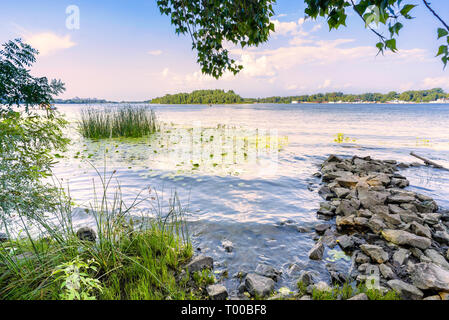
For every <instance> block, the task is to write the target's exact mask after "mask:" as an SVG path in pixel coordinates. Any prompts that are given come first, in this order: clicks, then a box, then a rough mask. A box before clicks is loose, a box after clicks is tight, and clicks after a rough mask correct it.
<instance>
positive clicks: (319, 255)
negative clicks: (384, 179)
mask: <svg viewBox="0 0 449 320" xmlns="http://www.w3.org/2000/svg"><path fill="white" fill-rule="evenodd" d="M323 254H324V245H323V242H322V241H318V242H317V243H316V244H315V245H314V246H313V247H312V249H310V251H309V258H310V259H312V260H321V259H323Z"/></svg>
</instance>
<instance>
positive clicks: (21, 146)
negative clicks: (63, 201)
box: [0, 39, 68, 219]
mask: <svg viewBox="0 0 449 320" xmlns="http://www.w3.org/2000/svg"><path fill="white" fill-rule="evenodd" d="M37 54H38V52H37V51H36V50H34V49H33V48H31V47H30V46H29V45H27V44H24V43H22V41H21V40H20V39H16V40H14V41H9V42H7V43H5V44H4V45H3V50H1V51H0V218H3V219H4V218H5V216H6V215H8V214H10V213H11V212H19V213H23V214H25V215H27V216H30V217H33V216H39V215H42V214H44V213H45V212H48V211H50V210H51V209H52V208H54V207H55V206H56V205H57V202H58V201H57V200H58V197H57V196H56V195H57V194H58V193H57V191H58V190H57V188H55V187H54V186H52V185H50V184H48V183H45V182H43V179H44V178H47V177H49V176H50V175H51V167H52V165H53V164H54V159H55V155H54V154H53V152H55V151H63V150H64V149H65V147H66V145H67V143H68V139H65V138H64V137H63V132H62V130H63V128H64V127H65V126H66V125H67V122H66V121H65V120H64V119H63V118H62V117H61V116H60V115H59V114H58V113H56V112H55V111H47V113H45V114H43V115H42V114H39V113H37V112H32V110H31V109H30V107H32V106H35V105H40V104H48V103H51V102H52V97H53V95H55V94H58V93H60V92H62V91H63V90H64V85H63V83H62V82H61V81H59V80H58V81H57V80H52V81H51V82H49V81H48V79H47V78H45V77H42V78H35V77H33V76H31V75H30V72H29V70H28V69H27V68H28V67H31V66H32V64H33V63H34V62H35V61H36V58H35V55H37ZM13 107H17V108H18V109H19V110H18V111H15V110H14V108H13ZM22 107H23V108H24V109H25V110H24V111H25V112H21V110H20V108H22ZM22 111H23V110H22Z"/></svg>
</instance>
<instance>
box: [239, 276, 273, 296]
mask: <svg viewBox="0 0 449 320" xmlns="http://www.w3.org/2000/svg"><path fill="white" fill-rule="evenodd" d="M245 287H246V290H247V291H248V292H249V293H250V294H251V295H253V296H258V297H265V296H267V295H269V294H270V293H271V291H273V289H274V281H273V279H271V278H267V277H264V276H261V275H258V274H256V273H249V274H248V275H247V276H246V278H245Z"/></svg>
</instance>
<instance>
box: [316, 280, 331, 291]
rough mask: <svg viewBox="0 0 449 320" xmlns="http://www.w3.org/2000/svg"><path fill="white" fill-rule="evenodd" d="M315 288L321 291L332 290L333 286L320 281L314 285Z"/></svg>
mask: <svg viewBox="0 0 449 320" xmlns="http://www.w3.org/2000/svg"><path fill="white" fill-rule="evenodd" d="M313 287H314V288H315V290H317V291H320V292H323V291H325V292H330V291H332V288H331V287H330V286H329V285H328V284H327V283H326V282H324V281H320V282H318V283H317V284H315V285H314V286H313Z"/></svg>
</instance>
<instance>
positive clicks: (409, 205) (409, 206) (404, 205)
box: [400, 203, 418, 213]
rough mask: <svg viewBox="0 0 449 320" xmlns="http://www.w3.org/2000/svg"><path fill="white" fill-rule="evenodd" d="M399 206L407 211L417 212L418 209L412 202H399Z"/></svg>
mask: <svg viewBox="0 0 449 320" xmlns="http://www.w3.org/2000/svg"><path fill="white" fill-rule="evenodd" d="M400 207H401V208H402V209H404V210H407V211H412V212H415V213H417V212H418V209H416V206H415V205H414V204H413V203H401V204H400Z"/></svg>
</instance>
